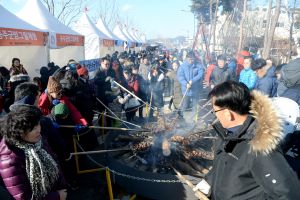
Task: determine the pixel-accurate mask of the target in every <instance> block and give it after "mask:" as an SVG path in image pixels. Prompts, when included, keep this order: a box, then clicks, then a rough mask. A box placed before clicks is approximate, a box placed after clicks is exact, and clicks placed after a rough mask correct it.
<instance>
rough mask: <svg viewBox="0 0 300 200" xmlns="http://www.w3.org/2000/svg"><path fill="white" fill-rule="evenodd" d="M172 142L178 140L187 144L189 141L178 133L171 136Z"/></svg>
mask: <svg viewBox="0 0 300 200" xmlns="http://www.w3.org/2000/svg"><path fill="white" fill-rule="evenodd" d="M171 141H172V142H178V143H182V144H183V145H188V144H189V143H190V142H189V141H188V139H187V138H185V137H183V136H180V135H174V136H172V137H171Z"/></svg>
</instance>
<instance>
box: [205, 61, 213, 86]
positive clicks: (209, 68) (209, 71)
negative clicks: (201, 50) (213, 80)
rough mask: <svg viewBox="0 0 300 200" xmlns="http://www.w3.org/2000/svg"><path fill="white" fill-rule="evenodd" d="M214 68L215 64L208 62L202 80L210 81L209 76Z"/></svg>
mask: <svg viewBox="0 0 300 200" xmlns="http://www.w3.org/2000/svg"><path fill="white" fill-rule="evenodd" d="M214 68H215V65H214V64H210V65H209V66H208V67H207V69H206V73H205V76H204V81H205V83H208V84H209V83H210V76H211V73H212V72H213V71H214Z"/></svg>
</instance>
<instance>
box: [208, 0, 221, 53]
mask: <svg viewBox="0 0 300 200" xmlns="http://www.w3.org/2000/svg"><path fill="white" fill-rule="evenodd" d="M218 8H219V0H216V8H215V13H214V21H213V23H212V25H211V34H212V38H213V45H212V51H213V52H214V51H215V45H216V26H217V21H218V19H217V18H218ZM210 39H211V36H210V37H209V44H210Z"/></svg>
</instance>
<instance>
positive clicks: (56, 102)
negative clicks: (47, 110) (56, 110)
mask: <svg viewBox="0 0 300 200" xmlns="http://www.w3.org/2000/svg"><path fill="white" fill-rule="evenodd" d="M59 103H60V100H59V99H53V100H52V105H54V106H56V105H58V104H59Z"/></svg>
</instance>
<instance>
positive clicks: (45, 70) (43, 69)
mask: <svg viewBox="0 0 300 200" xmlns="http://www.w3.org/2000/svg"><path fill="white" fill-rule="evenodd" d="M40 75H41V76H49V70H48V68H47V67H45V66H43V67H41V69H40Z"/></svg>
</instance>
